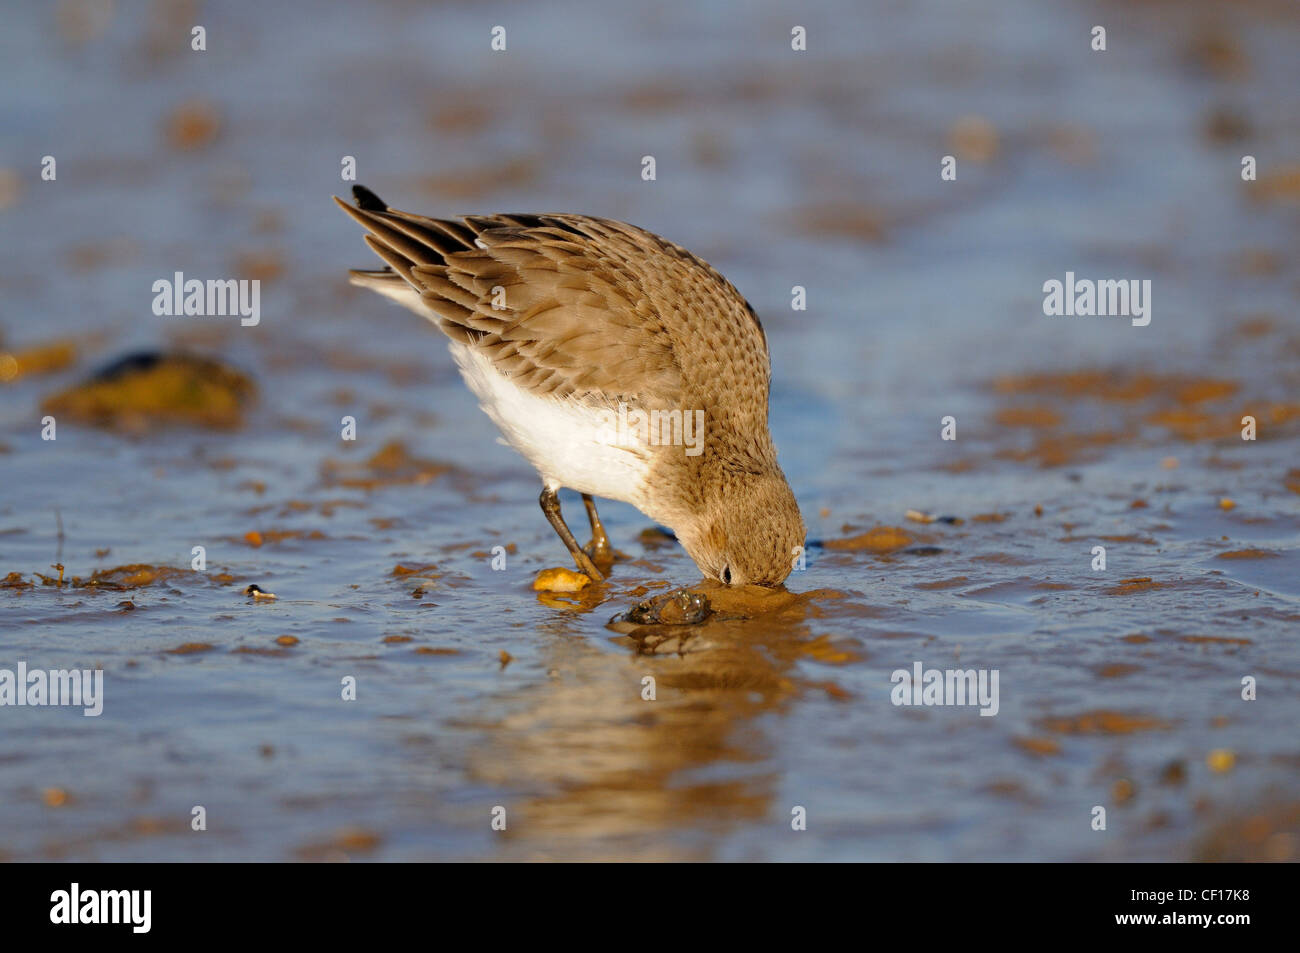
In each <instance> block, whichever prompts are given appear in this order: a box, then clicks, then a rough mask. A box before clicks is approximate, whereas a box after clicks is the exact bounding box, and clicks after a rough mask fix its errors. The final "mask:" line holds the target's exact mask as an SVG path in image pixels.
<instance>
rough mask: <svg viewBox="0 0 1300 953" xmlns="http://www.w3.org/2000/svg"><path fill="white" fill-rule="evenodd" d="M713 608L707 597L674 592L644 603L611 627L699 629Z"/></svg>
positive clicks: (678, 591)
mask: <svg viewBox="0 0 1300 953" xmlns="http://www.w3.org/2000/svg"><path fill="white" fill-rule="evenodd" d="M710 612H711V608H710V606H709V599H708V597H707V596H705V595H704V594H703V593H699V592H692V591H691V590H689V589H674V590H673V591H672V592H665V593H661V594H660V595H657V596H652V597H651V598H649V599H642V600H641V601H640V602H638V603H637V604H636V605H634V606H633V607H632V608H631V609H629V610H628V611H627V612H623V613H619V614H618V615H616V616H614V618H612V619H610V620H609V622H610V625H616V624H622V623H626V624H630V625H636V626H640V625H697V624H698V623H700V622H703V621H704V620H705V619H706V618H708V616H709V613H710Z"/></svg>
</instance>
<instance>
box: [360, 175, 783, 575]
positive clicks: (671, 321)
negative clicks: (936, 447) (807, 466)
mask: <svg viewBox="0 0 1300 953" xmlns="http://www.w3.org/2000/svg"><path fill="white" fill-rule="evenodd" d="M354 191H355V192H356V196H357V199H358V207H356V208H354V207H352V206H349V205H347V204H346V203H344V202H341V201H339V205H340V206H341V207H342V208H343V209H344V210H345V211H346V212H347V213H348V214H349V215H351V216H352V217H353V218H354V219H356V220H357V221H358V222H360V223H361V224H362V225H363V226H365V228H366V229H367V231H368V234H367V235H366V236H365V240H366V243H367V244H368V245H369V246H370V248H371V249H372V250H373V251H374V252H375V253H376V254H377V255H378V256H379V257H380V258H381V259H383V261H384V262H385V263H386V264H387V266H388V267H387V268H385V269H383V270H381V271H354V272H352V275H353V280H354V281H355V282H356V283H358V284H362V285H365V286H368V287H371V288H374V289H375V290H377V291H381V292H387V293H390V294H392V296H394V297H398V294H399V292H405V287H404V286H409V287H410V288H412V289H414V290H415V291H416V292H418V294H419V303H420V305H421V306H422V307H423V308H424V309H425V310H426V312H427V314H428V316H430V317H431V318H433V319H434V320H435V321H436V323H437V324H438V326H439V327H440V328H441V329H442V330H443V331H444V332H445V333H446V334H447V336H448V337H449V338H451V339H452V340H453V341H455V342H459V343H461V344H463V345H465V346H466V347H469V348H472V349H473V350H474V351H476V352H478V353H480V354H482V355H484V356H486V357H487V358H488V359H489V360H490V362H491V365H492V366H493V367H494V368H495V369H496V370H497V371H498V372H500V373H501V374H502V375H504V376H506V377H508V378H509V379H510V380H511V381H512V382H513V383H515V384H516V385H518V386H519V387H520V388H523V389H525V390H526V391H528V392H529V393H532V394H536V395H539V396H543V397H547V398H553V399H555V400H559V401H568V402H576V403H578V404H581V405H587V406H591V407H599V408H611V407H615V406H617V405H618V404H620V403H623V404H626V405H627V406H628V407H630V408H641V409H645V410H652V409H659V410H668V409H673V408H677V409H682V410H687V411H693V410H702V411H703V412H704V420H705V421H706V437H705V440H704V443H703V452H702V453H701V454H700V455H698V456H687V455H684V454H683V453H682V448H681V447H679V446H678V447H674V446H653V447H645V448H641V449H639V450H638V451H637V452H639V453H642V454H643V455H646V456H648V457H649V459H648V460H647V461H646V463H647V467H648V471H649V476H648V478H647V480H646V483H647V484H649V487H648V490H647V497H646V499H637V498H634V497H633V496H628V497H627V498H628V499H629V501H630V502H633V503H636V504H637V505H639V506H641V507H642V508H643V509H644V510H646V512H648V513H650V515H652V516H654V518H656V519H659V520H661V521H663V522H665V523H667V524H668V525H669V526H672V527H673V528H674V529H675V530H676V531H677V532H678V535H679V537H680V538H681V539H682V542H683V544H684V545H685V546H686V548H687V550H688V552H690V553H691V555H692V556H693V557H694V558H695V559H696V562H697V563H699V564H700V567H701V569H703V570H704V571H705V572H706V573H707V574H709V575H714V576H720V575H723V574H724V572H725V571H727V570H730V572H726V573H725V574H727V575H732V576H744V577H746V578H745V579H743V580H741V581H752V582H766V583H768V584H775V583H777V582H780V581H781V580H783V579H784V578H785V575H786V573H787V572H788V571H789V565H788V564H789V563H790V561H791V554H790V552H789V549H790V548H791V547H792V546H798V545H801V544H802V542H803V524H802V521H801V520H800V519H799V514H798V508H797V506H796V505H795V503H794V499H793V496H792V495H791V494H790V491H789V488H788V486H787V485H786V482H785V478H784V476H783V475H782V474H781V471H780V468H779V467H778V466H777V462H776V451H775V448H774V447H773V445H772V440H771V436H770V433H769V431H768V423H767V400H768V387H769V379H770V361H769V357H768V351H767V341H766V337H765V335H764V333H763V329H762V327H761V325H760V324H759V321H758V318H757V316H756V315H755V314H754V312H753V309H752V308H750V306H749V305H748V303H747V302H746V301H745V299H744V298H743V297H741V295H740V293H739V292H738V291H737V290H736V289H735V288H734V287H733V286H732V285H731V283H730V282H728V281H727V280H726V279H725V278H723V277H722V275H720V274H719V273H718V272H717V271H716V270H714V269H713V268H712V267H710V266H709V265H708V264H706V263H705V262H703V261H701V260H700V259H699V258H697V257H695V256H694V255H692V254H691V253H690V252H689V251H687V250H686V249H684V248H682V247H681V246H680V245H676V244H673V243H672V242H668V241H666V240H664V239H662V238H660V237H658V236H656V235H653V234H651V233H650V232H647V231H645V230H644V229H641V228H637V227H635V226H632V225H627V224H625V223H622V222H616V221H611V220H609V219H601V218H592V217H588V216H583V215H569V214H549V215H482V216H477V215H476V216H465V217H464V218H463V219H461V220H460V221H452V220H443V219H433V218H427V217H425V216H420V215H413V214H411V213H408V212H400V211H397V210H395V209H391V208H389V207H387V206H386V205H385V204H384V203H383V202H382V201H381V200H380V199H379V198H378V197H377V196H375V195H374V194H373V193H371V192H369V191H368V190H365V189H360V188H358V189H356V190H354ZM336 201H338V200H337V199H336ZM502 299H504V300H502ZM502 305H504V306H502ZM744 520H750V521H752V522H754V523H756V524H757V525H749V526H747V525H744ZM796 536H797V537H798V539H797V540H795V539H794V537H796ZM782 567H784V569H782Z"/></svg>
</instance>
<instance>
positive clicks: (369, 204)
mask: <svg viewBox="0 0 1300 953" xmlns="http://www.w3.org/2000/svg"><path fill="white" fill-rule="evenodd" d="M352 197H353V198H354V199H356V200H357V208H359V209H364V210H365V211H367V212H387V211H388V203H387V202H385V201H384V200H383V199H381V198H380V197H379V196H378V195H376V194H375V193H374V192H371V191H370V190H369V189H368V188H366V187H365V186H364V185H354V186H352Z"/></svg>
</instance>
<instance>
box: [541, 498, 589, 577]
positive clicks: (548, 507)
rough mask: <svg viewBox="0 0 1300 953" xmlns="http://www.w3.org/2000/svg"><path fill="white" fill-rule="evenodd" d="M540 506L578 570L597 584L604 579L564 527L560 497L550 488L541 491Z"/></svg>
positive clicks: (566, 527)
mask: <svg viewBox="0 0 1300 953" xmlns="http://www.w3.org/2000/svg"><path fill="white" fill-rule="evenodd" d="M538 502H539V503H541V505H542V512H543V513H545V514H546V519H547V521H548V522H550V524H551V526H553V527H554V528H555V532H556V533H558V534H559V537H560V541H561V542H563V543H564V545H565V547H567V548H568V550H569V552H570V553H572V554H573V561H574V562H575V563H577V565H578V569H580V570H581V571H582V572H584V573H586V574H587V575H588V576H590V577H591V578H592V579H593V580H594V581H596V582H599V581H600V580H602V579H604V578H605V576H604V574H602V573H601V571H600V570H599V569H597V568H596V564H595V563H593V562H592V561H591V557H590V556H588V555H587V554H586V553H584V552H583V551H582V547H581V546H579V545H578V541H577V540H576V539H574V538H573V533H571V532H570V531H569V527H568V526H567V525H565V522H564V517H563V516H562V515H560V496H559V494H558V493H556V492H555V491H554V490H552V489H551V488H550V487H545V488H543V489H542V495H541V496H540V497H539V498H538Z"/></svg>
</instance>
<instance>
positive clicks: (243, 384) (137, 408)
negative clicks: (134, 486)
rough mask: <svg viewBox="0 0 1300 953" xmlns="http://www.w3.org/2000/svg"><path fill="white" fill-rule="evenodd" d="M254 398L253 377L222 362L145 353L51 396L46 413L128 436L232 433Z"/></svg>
mask: <svg viewBox="0 0 1300 953" xmlns="http://www.w3.org/2000/svg"><path fill="white" fill-rule="evenodd" d="M255 396H256V386H255V385H254V383H253V381H252V379H251V378H249V377H248V376H247V375H245V374H243V373H241V372H240V371H237V370H235V369H234V368H232V367H230V366H228V365H226V364H222V363H221V362H219V361H215V360H212V359H209V358H204V357H197V356H194V355H190V354H161V353H156V352H141V353H138V354H130V355H128V356H126V357H123V358H121V359H120V360H117V361H114V362H113V363H112V364H109V365H108V366H107V367H104V368H103V369H101V370H100V371H98V372H96V373H95V374H93V375H92V376H91V377H90V378H89V379H87V380H85V381H83V382H82V383H80V384H76V385H74V386H73V387H70V388H68V389H67V390H64V391H61V392H60V393H57V394H54V395H53V396H51V397H48V398H47V399H46V400H45V402H44V403H42V404H41V411H42V412H43V413H47V414H53V415H55V416H60V417H68V418H71V419H72V420H74V421H76V422H78V423H82V424H85V425H87V426H91V427H100V428H103V429H106V430H117V431H123V432H142V431H145V430H148V429H150V428H152V427H157V426H188V427H203V428H209V429H214V430H233V429H235V428H237V427H239V426H241V425H242V424H243V422H244V412H245V411H246V410H247V409H248V407H249V406H250V405H251V404H252V402H253V400H254V398H255Z"/></svg>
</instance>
